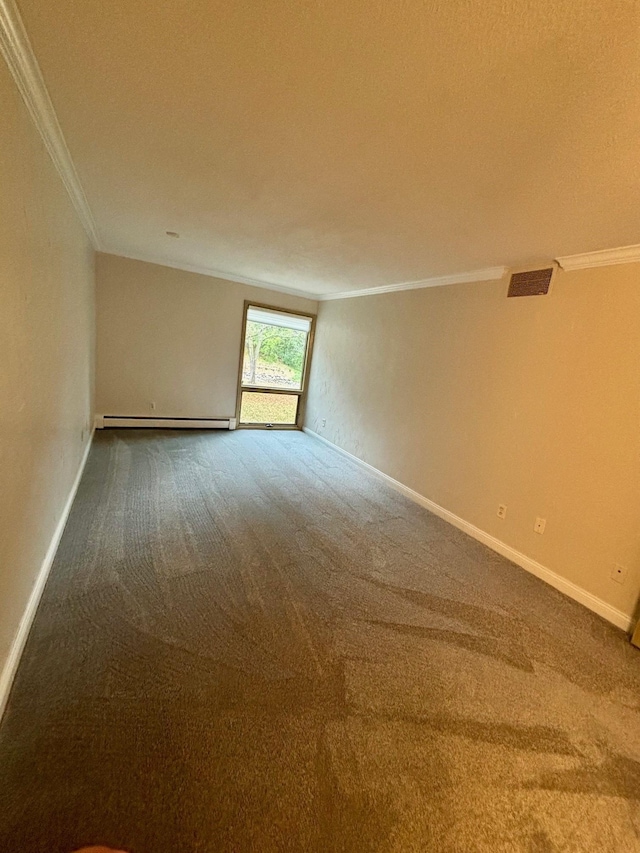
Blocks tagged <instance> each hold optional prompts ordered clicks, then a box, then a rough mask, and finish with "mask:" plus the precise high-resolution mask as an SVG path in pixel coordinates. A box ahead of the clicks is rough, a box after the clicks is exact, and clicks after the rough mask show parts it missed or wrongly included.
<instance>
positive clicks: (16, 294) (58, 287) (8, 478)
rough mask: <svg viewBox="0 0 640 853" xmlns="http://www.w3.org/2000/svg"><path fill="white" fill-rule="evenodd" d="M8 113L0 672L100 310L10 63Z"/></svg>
mask: <svg viewBox="0 0 640 853" xmlns="http://www.w3.org/2000/svg"><path fill="white" fill-rule="evenodd" d="M0 116H2V120H1V122H0V187H1V188H2V189H1V191H0V222H1V223H2V227H1V228H0V304H1V307H0V365H1V367H0V672H1V671H2V668H3V666H4V663H5V661H6V660H7V654H8V652H9V649H10V646H11V643H12V640H13V638H14V636H15V634H16V631H17V628H18V625H19V622H20V619H21V617H22V615H23V613H24V610H25V607H26V604H27V601H28V598H29V594H30V592H31V590H32V587H33V584H34V581H35V579H36V576H37V574H38V571H39V569H40V567H41V565H42V561H43V558H44V557H45V554H46V552H47V548H48V547H49V544H50V542H51V539H52V536H53V534H54V531H55V529H56V526H57V524H58V522H59V520H60V517H61V514H62V511H63V509H64V506H65V503H66V501H67V498H68V496H69V493H70V491H71V487H72V485H73V482H74V479H75V476H76V473H77V471H78V467H79V464H80V462H81V459H82V455H83V451H84V448H85V446H86V443H87V440H88V438H89V434H90V424H91V422H92V393H93V336H94V333H93V329H94V309H93V250H92V249H91V247H90V246H89V244H88V242H87V239H86V237H85V235H84V232H83V230H82V228H81V226H80V224H79V222H78V220H77V219H76V216H75V213H74V210H73V208H72V206H71V203H70V201H69V199H68V196H67V194H66V191H65V189H64V188H63V185H62V183H61V181H60V179H59V177H58V174H57V172H56V171H55V169H54V167H53V165H52V163H51V160H50V159H49V157H48V155H47V153H46V151H45V148H44V145H43V143H42V141H41V139H40V137H39V135H38V133H37V132H36V130H35V128H34V126H33V124H32V123H31V120H30V118H29V116H28V114H27V111H26V108H25V107H24V104H23V102H22V100H21V98H20V95H19V94H18V91H17V89H16V88H15V86H14V84H13V81H12V80H11V78H10V76H9V73H8V71H7V68H6V66H5V64H4V62H3V61H1V60H0ZM1 698H2V697H0V699H1Z"/></svg>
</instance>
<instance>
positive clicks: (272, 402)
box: [240, 391, 298, 424]
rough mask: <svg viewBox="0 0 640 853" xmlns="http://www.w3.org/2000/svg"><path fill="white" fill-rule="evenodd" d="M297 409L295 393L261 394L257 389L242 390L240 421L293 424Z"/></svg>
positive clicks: (245, 422)
mask: <svg viewBox="0 0 640 853" xmlns="http://www.w3.org/2000/svg"><path fill="white" fill-rule="evenodd" d="M297 411H298V395H297V394H261V393H260V392H259V391H258V392H254V391H243V392H242V404H241V406H240V423H241V424H295V422H296V413H297Z"/></svg>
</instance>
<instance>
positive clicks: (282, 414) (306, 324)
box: [237, 303, 315, 429]
mask: <svg viewBox="0 0 640 853" xmlns="http://www.w3.org/2000/svg"><path fill="white" fill-rule="evenodd" d="M314 319H315V318H314V317H313V316H312V315H310V314H294V313H292V312H289V311H282V310H279V309H276V308H270V307H268V306H265V305H255V304H252V303H245V314H244V323H243V335H242V358H241V362H240V382H239V387H238V406H237V418H238V425H239V426H244V427H249V426H252V427H258V428H266V429H269V428H276V427H277V428H280V429H283V428H284V429H286V428H290V429H291V428H296V427H299V426H300V425H301V422H302V414H303V405H304V396H305V388H306V380H307V373H308V369H309V362H310V355H311V345H312V341H313V324H314Z"/></svg>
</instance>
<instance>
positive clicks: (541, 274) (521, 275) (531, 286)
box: [507, 266, 556, 296]
mask: <svg viewBox="0 0 640 853" xmlns="http://www.w3.org/2000/svg"><path fill="white" fill-rule="evenodd" d="M555 269H556V268H555V267H554V266H550V267H544V268H543V269H539V270H524V271H523V272H514V273H513V274H512V276H511V280H510V281H509V291H508V293H507V296H544V295H546V294H547V293H549V288H550V286H551V279H552V278H553V274H554V272H555Z"/></svg>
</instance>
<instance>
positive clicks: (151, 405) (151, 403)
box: [149, 400, 156, 411]
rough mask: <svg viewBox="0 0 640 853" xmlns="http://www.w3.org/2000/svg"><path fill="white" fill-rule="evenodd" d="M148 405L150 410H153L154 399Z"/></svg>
mask: <svg viewBox="0 0 640 853" xmlns="http://www.w3.org/2000/svg"><path fill="white" fill-rule="evenodd" d="M149 406H150V407H151V410H152V411H153V410H154V409H155V407H156V401H155V400H152V401H151V402H150V403H149Z"/></svg>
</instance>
